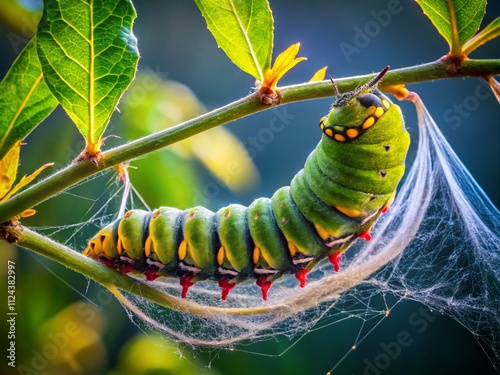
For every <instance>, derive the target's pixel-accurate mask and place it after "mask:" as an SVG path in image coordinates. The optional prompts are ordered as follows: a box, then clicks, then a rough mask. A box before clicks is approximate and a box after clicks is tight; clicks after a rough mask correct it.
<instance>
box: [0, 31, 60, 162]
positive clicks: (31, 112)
mask: <svg viewBox="0 0 500 375" xmlns="http://www.w3.org/2000/svg"><path fill="white" fill-rule="evenodd" d="M56 106H57V100H56V98H55V97H54V96H53V95H52V93H51V92H50V90H49V88H48V87H47V85H46V84H45V81H44V79H43V74H42V69H41V67H40V62H39V61H38V57H37V54H36V42H35V41H34V40H31V41H30V42H29V43H28V44H27V45H26V47H24V50H23V51H22V52H21V53H20V55H19V56H18V57H17V59H16V61H14V64H12V67H11V68H10V70H9V71H8V72H7V74H6V75H5V78H4V79H3V80H2V82H0V158H2V157H3V156H4V155H5V154H6V153H7V151H8V150H9V149H10V148H11V147H12V145H14V144H15V143H16V141H19V140H23V139H24V138H25V137H26V136H27V135H28V134H29V133H30V132H31V131H32V130H33V129H34V128H35V127H36V126H37V125H38V124H39V123H40V122H41V121H42V120H43V119H44V118H45V117H47V116H48V115H49V114H50V112H52V111H53V109H54V108H55V107H56Z"/></svg>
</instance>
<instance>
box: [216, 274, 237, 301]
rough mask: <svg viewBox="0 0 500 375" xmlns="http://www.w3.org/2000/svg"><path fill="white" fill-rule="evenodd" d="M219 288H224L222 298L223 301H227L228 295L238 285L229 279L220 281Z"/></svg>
mask: <svg viewBox="0 0 500 375" xmlns="http://www.w3.org/2000/svg"><path fill="white" fill-rule="evenodd" d="M219 286H220V287H221V288H222V294H221V296H220V297H221V298H222V300H223V301H225V300H226V299H227V295H228V294H229V292H230V291H231V289H233V288H234V287H235V286H236V284H233V283H231V281H230V280H229V279H220V280H219Z"/></svg>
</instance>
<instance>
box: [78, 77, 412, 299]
mask: <svg viewBox="0 0 500 375" xmlns="http://www.w3.org/2000/svg"><path fill="white" fill-rule="evenodd" d="M387 69H388V68H386V69H384V70H383V71H382V72H381V73H380V74H379V75H378V76H377V77H376V78H374V79H373V80H371V81H370V82H368V83H367V84H364V85H362V86H360V87H358V88H356V89H355V90H353V91H351V92H348V93H343V94H338V92H337V98H336V101H335V103H334V104H333V107H332V109H331V111H330V113H329V114H328V116H325V117H323V118H322V119H321V121H320V128H321V130H322V131H323V136H322V139H321V141H320V142H319V144H318V145H317V147H316V149H314V150H313V151H312V152H311V154H310V155H309V156H308V158H307V160H306V163H305V166H304V169H302V170H301V171H299V172H298V173H297V174H296V176H295V177H294V178H293V180H292V182H291V184H290V186H286V187H282V188H281V189H278V190H277V191H276V192H275V193H274V195H273V196H272V197H271V198H270V199H268V198H259V199H256V200H255V201H254V202H253V203H252V204H251V205H250V206H249V207H248V208H247V207H243V206H241V205H237V204H232V205H229V206H227V207H223V208H221V209H220V210H219V211H217V212H215V213H214V212H212V211H210V210H208V209H206V208H203V207H194V208H191V209H188V210H179V209H176V208H171V207H161V208H159V209H157V210H154V211H153V212H147V211H142V210H132V211H129V212H127V213H126V214H125V215H124V217H123V218H121V219H118V220H117V221H115V222H114V223H111V224H109V225H107V226H106V227H104V228H103V229H102V230H101V231H99V233H98V234H96V235H95V236H94V237H93V238H92V239H91V240H90V241H89V244H88V247H87V248H86V249H85V251H84V254H85V255H87V256H90V257H92V258H95V259H98V260H100V261H102V262H103V263H105V264H107V265H108V266H110V267H115V268H117V269H118V270H120V271H121V272H123V273H127V272H131V271H133V272H142V273H144V274H145V275H146V278H147V280H154V279H155V278H157V277H159V276H167V277H178V278H179V279H180V284H181V285H182V297H186V293H187V290H188V288H189V287H190V286H191V285H193V284H194V283H195V282H196V281H199V280H204V279H215V280H218V283H219V285H220V287H221V288H222V298H223V299H226V297H227V295H228V293H229V291H230V290H231V289H232V288H233V287H234V286H235V285H236V284H237V283H239V282H241V281H245V280H248V279H256V280H257V285H259V287H260V288H261V290H262V296H263V298H264V299H267V293H268V290H269V288H270V286H271V283H272V282H273V281H274V280H275V279H277V278H279V277H280V276H282V275H283V274H295V275H296V277H297V279H298V280H299V282H300V286H302V287H303V286H304V285H305V283H306V276H307V272H309V271H310V270H311V269H312V268H313V267H314V266H315V265H316V264H317V263H318V262H319V261H321V260H323V259H325V258H327V257H328V258H329V259H330V261H331V262H332V263H333V264H334V268H335V270H336V271H338V269H339V262H340V256H341V254H342V253H343V252H344V251H345V250H346V249H347V248H348V247H349V246H350V245H351V244H352V243H353V241H355V240H356V239H357V238H360V237H361V238H365V239H367V240H369V239H370V235H369V231H370V228H371V227H372V225H373V224H374V223H375V221H376V220H377V219H378V217H379V216H380V214H382V213H383V212H385V211H386V210H387V209H388V207H389V205H390V203H391V202H392V200H393V199H394V196H395V189H396V186H397V184H398V183H399V181H400V179H401V177H402V176H403V173H404V169H405V158H406V153H407V150H408V147H409V143H410V138H409V134H408V132H407V131H406V129H405V126H404V122H403V116H402V113H401V110H400V108H399V107H398V106H397V105H395V104H393V103H392V102H391V101H390V100H389V99H388V98H387V97H386V96H385V95H383V94H382V93H381V92H379V91H378V90H376V86H377V84H378V82H379V81H380V79H381V78H382V76H383V75H384V74H385V72H386V71H387ZM334 87H335V85H334ZM335 89H336V87H335Z"/></svg>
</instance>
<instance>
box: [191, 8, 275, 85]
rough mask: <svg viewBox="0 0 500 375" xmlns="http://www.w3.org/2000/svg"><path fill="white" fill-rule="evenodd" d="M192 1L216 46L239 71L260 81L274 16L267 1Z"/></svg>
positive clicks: (268, 62)
mask: <svg viewBox="0 0 500 375" xmlns="http://www.w3.org/2000/svg"><path fill="white" fill-rule="evenodd" d="M195 2H196V4H197V5H198V8H200V10H201V14H202V15H203V17H204V18H205V20H206V21H207V26H208V29H209V30H210V32H211V33H212V35H213V36H214V38H215V40H216V41H217V44H218V45H219V47H220V48H222V49H223V50H224V52H225V53H226V55H227V56H228V57H229V58H230V59H231V61H232V62H233V63H234V64H235V65H236V66H238V67H239V68H240V69H241V70H243V71H244V72H247V73H248V74H250V75H252V76H253V77H255V78H256V79H258V80H260V81H262V80H263V78H264V72H265V70H266V69H267V68H269V67H270V65H271V53H272V51H273V16H272V14H271V9H270V8H269V4H268V2H267V0H253V1H247V0H222V1H213V0H195Z"/></svg>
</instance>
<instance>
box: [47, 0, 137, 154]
mask: <svg viewBox="0 0 500 375" xmlns="http://www.w3.org/2000/svg"><path fill="white" fill-rule="evenodd" d="M135 17H136V14H135V10H134V8H133V6H132V3H131V2H130V1H129V0H86V1H85V0H59V1H57V0H45V1H44V10H43V15H42V19H41V21H40V23H39V24H38V31H37V39H38V41H37V44H38V56H39V58H40V62H41V64H42V70H43V72H44V75H45V79H46V81H47V84H48V86H49V88H50V89H51V90H52V92H53V94H54V95H55V96H56V97H57V99H58V100H59V103H61V105H62V107H63V108H64V110H65V111H66V112H67V113H68V115H69V116H70V117H71V119H72V120H73V121H74V122H75V124H76V126H77V127H78V129H79V130H80V132H81V133H82V134H83V137H84V138H85V140H86V141H87V151H88V152H89V153H90V154H95V153H97V152H99V148H100V145H101V137H102V135H103V133H104V130H105V129H106V126H107V124H108V122H109V119H110V117H111V115H112V113H113V111H114V110H115V107H116V104H117V103H118V100H119V99H120V97H121V96H122V94H123V92H124V91H125V90H126V89H127V87H128V86H129V84H130V82H131V81H132V80H133V78H134V76H135V71H136V67H137V61H138V59H139V51H138V49H137V40H136V38H135V36H134V34H133V33H132V24H133V21H134V19H135Z"/></svg>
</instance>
